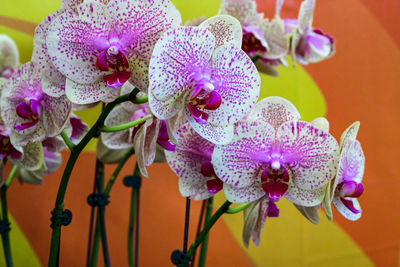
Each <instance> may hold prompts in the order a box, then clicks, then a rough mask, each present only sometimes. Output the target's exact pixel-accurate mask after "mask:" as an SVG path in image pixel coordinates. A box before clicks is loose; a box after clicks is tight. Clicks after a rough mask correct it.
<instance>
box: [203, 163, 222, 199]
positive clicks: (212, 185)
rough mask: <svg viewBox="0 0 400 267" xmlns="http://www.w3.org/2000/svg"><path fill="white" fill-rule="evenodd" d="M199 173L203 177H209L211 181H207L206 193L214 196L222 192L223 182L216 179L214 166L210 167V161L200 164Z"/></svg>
mask: <svg viewBox="0 0 400 267" xmlns="http://www.w3.org/2000/svg"><path fill="white" fill-rule="evenodd" d="M200 172H201V174H202V175H204V176H205V177H210V178H211V179H209V180H207V183H206V185H207V191H208V192H209V193H212V194H216V193H218V192H219V191H221V190H222V187H223V182H222V181H221V180H220V179H219V178H218V177H217V175H216V174H215V171H214V166H213V165H212V163H211V161H210V160H206V161H204V162H203V163H202V164H201V169H200Z"/></svg>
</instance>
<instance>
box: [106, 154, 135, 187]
mask: <svg viewBox="0 0 400 267" xmlns="http://www.w3.org/2000/svg"><path fill="white" fill-rule="evenodd" d="M134 153H135V149H134V148H133V147H132V148H131V149H130V150H129V151H128V152H126V154H125V155H124V157H123V158H122V159H121V161H120V162H119V163H118V166H117V168H115V170H114V172H113V174H112V175H111V177H110V180H108V183H107V186H106V189H105V190H104V194H105V195H109V194H110V191H111V188H112V186H113V184H114V182H115V180H116V179H117V177H118V174H119V173H120V172H121V170H122V168H123V167H124V165H125V163H126V162H127V161H128V159H129V158H130V157H131V156H132V155H133V154H134Z"/></svg>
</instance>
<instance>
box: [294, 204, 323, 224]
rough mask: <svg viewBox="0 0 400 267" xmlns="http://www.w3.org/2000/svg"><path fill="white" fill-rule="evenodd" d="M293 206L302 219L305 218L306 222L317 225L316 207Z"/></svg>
mask: <svg viewBox="0 0 400 267" xmlns="http://www.w3.org/2000/svg"><path fill="white" fill-rule="evenodd" d="M294 206H295V207H296V208H297V209H298V210H299V211H300V213H301V214H302V215H303V216H304V217H306V219H307V220H309V221H310V222H312V223H313V224H318V223H319V215H318V206H314V207H303V206H300V205H296V204H294Z"/></svg>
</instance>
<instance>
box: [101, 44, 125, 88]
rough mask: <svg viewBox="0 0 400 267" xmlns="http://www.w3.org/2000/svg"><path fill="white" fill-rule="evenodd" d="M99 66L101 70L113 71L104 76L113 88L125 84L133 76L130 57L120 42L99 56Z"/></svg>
mask: <svg viewBox="0 0 400 267" xmlns="http://www.w3.org/2000/svg"><path fill="white" fill-rule="evenodd" d="M96 64H97V67H98V68H99V70H101V71H107V72H111V74H106V75H104V76H103V80H104V81H105V82H106V83H107V85H108V86H109V87H111V88H118V87H120V86H121V85H123V84H124V83H125V82H126V81H127V80H128V79H129V78H130V76H131V72H129V71H128V69H129V62H128V58H127V56H126V54H125V51H124V49H123V48H122V47H121V46H120V45H119V44H118V43H114V44H111V45H110V46H109V47H108V48H107V49H105V50H103V51H101V53H100V54H99V55H98V56H97V62H96Z"/></svg>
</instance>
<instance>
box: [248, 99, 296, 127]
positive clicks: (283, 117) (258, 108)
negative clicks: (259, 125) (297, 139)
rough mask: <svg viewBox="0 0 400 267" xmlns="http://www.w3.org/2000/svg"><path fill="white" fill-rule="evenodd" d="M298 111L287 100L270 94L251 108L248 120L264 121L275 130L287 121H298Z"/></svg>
mask: <svg viewBox="0 0 400 267" xmlns="http://www.w3.org/2000/svg"><path fill="white" fill-rule="evenodd" d="M299 119H300V113H299V112H298V110H297V109H296V107H295V106H294V105H293V104H292V103H291V102H289V101H288V100H286V99H284V98H282V97H279V96H271V97H267V98H264V99H262V100H261V101H259V102H258V103H257V104H256V105H255V106H254V107H253V109H252V110H251V112H250V114H249V116H248V120H254V121H265V122H266V123H268V124H270V125H272V126H273V127H274V129H275V130H277V129H278V128H279V127H280V126H281V125H282V124H284V123H285V122H288V121H298V120H299Z"/></svg>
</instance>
